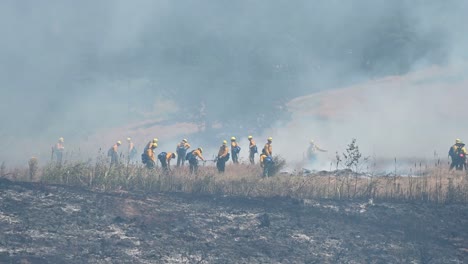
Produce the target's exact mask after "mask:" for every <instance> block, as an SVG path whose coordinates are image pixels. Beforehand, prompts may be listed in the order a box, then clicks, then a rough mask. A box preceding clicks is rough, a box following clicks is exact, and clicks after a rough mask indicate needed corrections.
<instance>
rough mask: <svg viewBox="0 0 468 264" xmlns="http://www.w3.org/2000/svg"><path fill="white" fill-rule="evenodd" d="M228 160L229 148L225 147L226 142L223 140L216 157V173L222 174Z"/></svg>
mask: <svg viewBox="0 0 468 264" xmlns="http://www.w3.org/2000/svg"><path fill="white" fill-rule="evenodd" d="M228 159H229V148H228V146H227V141H226V140H224V141H223V144H222V145H221V147H220V148H219V151H218V156H217V157H216V168H218V172H220V173H223V172H224V169H225V167H226V162H227V161H228Z"/></svg>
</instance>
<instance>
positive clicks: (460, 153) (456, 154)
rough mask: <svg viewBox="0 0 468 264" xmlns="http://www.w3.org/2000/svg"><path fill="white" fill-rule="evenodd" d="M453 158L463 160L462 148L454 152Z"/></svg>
mask: <svg viewBox="0 0 468 264" xmlns="http://www.w3.org/2000/svg"><path fill="white" fill-rule="evenodd" d="M455 157H457V158H459V159H465V152H464V151H463V147H458V148H457V149H456V150H455Z"/></svg>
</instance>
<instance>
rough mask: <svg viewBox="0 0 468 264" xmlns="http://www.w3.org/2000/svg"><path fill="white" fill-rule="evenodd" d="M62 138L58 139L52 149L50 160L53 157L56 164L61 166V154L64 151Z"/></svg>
mask: <svg viewBox="0 0 468 264" xmlns="http://www.w3.org/2000/svg"><path fill="white" fill-rule="evenodd" d="M64 141H65V140H64V139H63V137H61V138H59V139H58V142H57V143H56V144H55V145H54V146H53V147H52V159H53V157H54V156H55V159H56V160H57V163H58V164H62V159H63V152H64V151H65V146H64V145H63V143H64Z"/></svg>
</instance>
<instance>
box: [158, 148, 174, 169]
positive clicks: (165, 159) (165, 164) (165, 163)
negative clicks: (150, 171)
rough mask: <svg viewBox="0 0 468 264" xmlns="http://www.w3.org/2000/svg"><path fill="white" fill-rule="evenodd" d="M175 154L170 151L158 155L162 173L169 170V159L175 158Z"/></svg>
mask: <svg viewBox="0 0 468 264" xmlns="http://www.w3.org/2000/svg"><path fill="white" fill-rule="evenodd" d="M175 158H176V154H175V153H172V152H161V153H159V155H158V160H159V161H160V162H161V167H162V169H163V172H164V173H168V172H169V171H170V170H171V159H175Z"/></svg>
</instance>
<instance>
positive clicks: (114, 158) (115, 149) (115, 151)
mask: <svg viewBox="0 0 468 264" xmlns="http://www.w3.org/2000/svg"><path fill="white" fill-rule="evenodd" d="M120 145H122V142H120V140H119V141H117V142H116V143H115V144H114V145H113V146H112V147H111V148H110V149H109V151H107V156H109V157H110V158H111V164H110V165H111V167H112V166H114V165H118V164H119V146H120Z"/></svg>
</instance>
